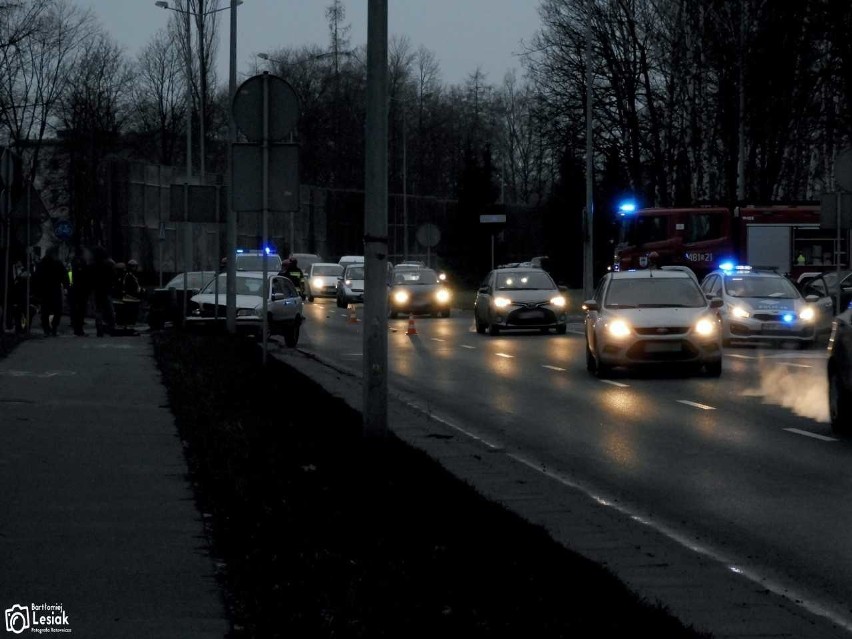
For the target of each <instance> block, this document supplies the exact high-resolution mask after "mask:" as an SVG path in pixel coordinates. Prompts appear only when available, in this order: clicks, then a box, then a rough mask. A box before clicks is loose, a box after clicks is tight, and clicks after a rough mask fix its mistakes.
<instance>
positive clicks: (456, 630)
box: [153, 332, 699, 639]
mask: <svg viewBox="0 0 852 639" xmlns="http://www.w3.org/2000/svg"><path fill="white" fill-rule="evenodd" d="M153 340H154V346H155V353H156V357H157V362H158V364H159V366H160V370H161V372H162V377H163V380H164V382H165V383H166V386H167V388H168V393H169V398H170V403H171V406H172V410H173V412H174V414H175V415H176V418H177V423H178V427H179V430H180V435H181V438H182V439H183V440H184V441H185V442H186V450H187V457H188V461H189V465H190V469H191V473H192V475H193V480H194V482H195V483H196V486H197V489H196V490H197V497H198V500H199V502H200V506H201V508H202V509H203V510H204V512H207V513H211V514H212V530H213V545H214V550H215V552H216V554H217V555H218V557H219V558H220V560H221V561H222V563H223V564H224V566H225V567H224V570H223V582H224V586H225V590H226V599H227V603H228V608H229V613H230V615H231V618H232V623H233V628H234V630H233V632H232V635H231V636H232V637H258V638H260V637H263V638H270V637H365V638H370V639H372V638H383V637H387V638H405V639H409V638H419V637H424V638H425V637H429V638H434V637H465V639H473V638H477V637H483V638H484V637H535V638H536V639H545V638H549V637H628V636H631V637H632V636H649V637H655V638H657V639H659V638H663V637H696V636H699V635H697V634H696V633H694V632H692V631H690V630H689V629H686V628H684V627H683V626H682V625H681V624H680V623H679V622H678V621H677V620H675V619H674V618H672V617H670V616H669V615H667V614H666V612H665V611H664V610H662V609H660V608H659V607H657V606H651V605H647V604H645V603H643V602H642V601H640V600H638V599H637V598H636V597H635V596H634V595H633V594H632V593H630V592H629V591H628V590H627V589H626V588H625V587H624V586H623V584H621V583H620V582H619V581H618V580H616V579H615V578H614V577H613V576H612V575H611V574H610V573H608V572H607V571H605V570H604V569H602V568H601V567H599V566H597V565H595V564H593V563H591V562H589V561H587V560H585V559H583V558H581V557H579V556H578V555H575V554H573V553H571V552H568V551H566V550H565V549H564V548H562V547H561V546H559V545H558V544H556V543H555V542H554V541H553V540H552V539H551V538H550V537H549V536H548V535H547V534H546V533H544V532H543V531H542V530H540V529H538V528H536V527H533V526H531V525H529V524H527V523H525V522H523V521H522V520H520V519H519V518H517V517H516V516H514V515H512V514H511V513H509V512H507V511H505V510H504V509H502V508H501V507H499V506H497V505H495V504H493V503H491V502H488V501H487V500H485V499H483V498H482V497H480V496H479V495H478V494H476V493H475V492H474V491H473V490H472V489H471V488H469V487H468V486H467V485H466V484H464V483H462V482H460V481H459V480H457V479H456V478H454V477H453V476H451V475H450V474H449V473H447V472H446V471H444V470H443V469H442V468H441V467H440V466H439V465H438V464H437V463H436V462H434V461H432V460H431V459H430V458H429V457H427V456H426V455H425V454H423V453H421V452H419V451H417V450H414V449H412V448H410V447H408V446H407V445H405V444H403V443H402V442H400V441H399V440H397V439H396V438H394V437H390V438H388V439H387V440H386V441H382V442H375V441H366V440H363V439H361V438H360V436H359V425H360V416H359V415H358V414H356V413H354V412H353V411H351V410H350V409H349V408H348V407H347V406H346V405H345V404H344V403H343V402H341V401H340V400H337V399H335V398H333V397H330V396H329V395H328V394H326V393H325V392H324V391H323V389H322V388H320V387H319V386H317V385H316V384H314V383H313V382H312V381H310V380H308V379H306V378H304V377H302V376H301V375H299V374H298V373H297V372H295V371H294V370H292V369H290V368H289V367H287V366H286V365H284V364H282V363H280V362H278V361H275V360H274V359H273V360H271V361H270V362H269V365H268V366H267V368H266V370H263V369H262V367H261V365H260V363H259V354H258V349H257V348H256V346H254V345H253V344H251V343H248V342H242V341H239V340H230V339H228V338H227V337H197V336H195V337H194V336H188V335H185V334H173V333H166V332H161V333H157V334H154V336H153Z"/></svg>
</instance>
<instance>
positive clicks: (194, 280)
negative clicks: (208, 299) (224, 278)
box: [166, 271, 215, 290]
mask: <svg viewBox="0 0 852 639" xmlns="http://www.w3.org/2000/svg"><path fill="white" fill-rule="evenodd" d="M214 275H215V273H213V271H195V272H192V273H187V274H186V283H187V286H188V287H189V288H191V289H193V288H194V289H200V288H201V287H203V286H204V285H205V284H207V282H209V281H211V280H212V279H213V276H214ZM166 288H177V289H180V290H183V273H180V274H178V275H176V276H175V277H173V278H172V279H171V281H170V282H169V283H168V284H166Z"/></svg>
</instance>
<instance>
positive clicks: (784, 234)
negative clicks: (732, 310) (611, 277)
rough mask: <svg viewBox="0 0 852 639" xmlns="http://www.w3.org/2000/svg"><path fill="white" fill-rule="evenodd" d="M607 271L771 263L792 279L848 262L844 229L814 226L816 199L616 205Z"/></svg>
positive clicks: (701, 273) (769, 265)
mask: <svg viewBox="0 0 852 639" xmlns="http://www.w3.org/2000/svg"><path fill="white" fill-rule="evenodd" d="M617 222H618V239H617V241H616V245H615V255H614V258H613V267H612V268H613V270H616V271H618V270H629V269H636V268H645V267H647V266H648V264H649V256H651V260H652V261H654V262H655V263H656V264H657V265H659V266H663V265H682V266H688V267H690V268H691V269H692V270H693V271H695V273H696V275H698V277H699V278H700V277H703V276H704V275H705V274H707V273H709V272H710V271H712V270H713V269H715V268H718V267H719V265H720V264H723V263H725V262H731V263H735V264H751V265H754V266H761V267H767V268H774V269H776V270H778V272H779V273H786V274H788V275H789V277H791V278H792V279H793V280H796V279H797V278H798V277H799V276H800V275H802V274H804V273H808V272H813V273H818V272H823V271H828V270H834V269H836V268H837V260H839V261H840V264H841V265H842V267H843V268H846V267H847V266H848V264H849V258H848V253H847V247H848V245H849V233H848V232H844V234H843V236H842V237H841V238H840V240H839V241H838V238H837V235H836V231H834V230H830V231H829V230H824V229H820V210H819V205H818V204H803V205H772V206H740V207H736V208H733V209H729V208H726V207H713V206H709V207H692V208H647V209H636V210H635V211H634V210H629V209H628V210H621V211H619V215H618V219H617ZM654 254H656V255H654Z"/></svg>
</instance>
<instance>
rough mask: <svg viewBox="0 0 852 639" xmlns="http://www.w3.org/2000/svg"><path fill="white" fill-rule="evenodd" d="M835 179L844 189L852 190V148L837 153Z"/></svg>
mask: <svg viewBox="0 0 852 639" xmlns="http://www.w3.org/2000/svg"><path fill="white" fill-rule="evenodd" d="M834 179H835V180H836V181H837V184H838V186H839V187H840V188H841V189H843V190H844V191H852V148H850V149H845V150H843V151H841V152H840V153H838V154H837V158H836V159H835V160H834Z"/></svg>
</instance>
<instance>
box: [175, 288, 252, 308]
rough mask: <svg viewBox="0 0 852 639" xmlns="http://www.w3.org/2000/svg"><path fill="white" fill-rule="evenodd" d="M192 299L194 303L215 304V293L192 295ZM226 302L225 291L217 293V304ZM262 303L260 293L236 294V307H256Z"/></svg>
mask: <svg viewBox="0 0 852 639" xmlns="http://www.w3.org/2000/svg"><path fill="white" fill-rule="evenodd" d="M192 301H193V302H195V303H196V304H215V303H216V295H215V294H214V293H203V294H201V295H193V297H192ZM225 303H226V296H225V293H224V292H222V293H219V304H222V305H224V304H225ZM261 304H263V298H262V297H261V296H260V295H237V308H252V309H253V308H257V307H258V306H260V305H261Z"/></svg>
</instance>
